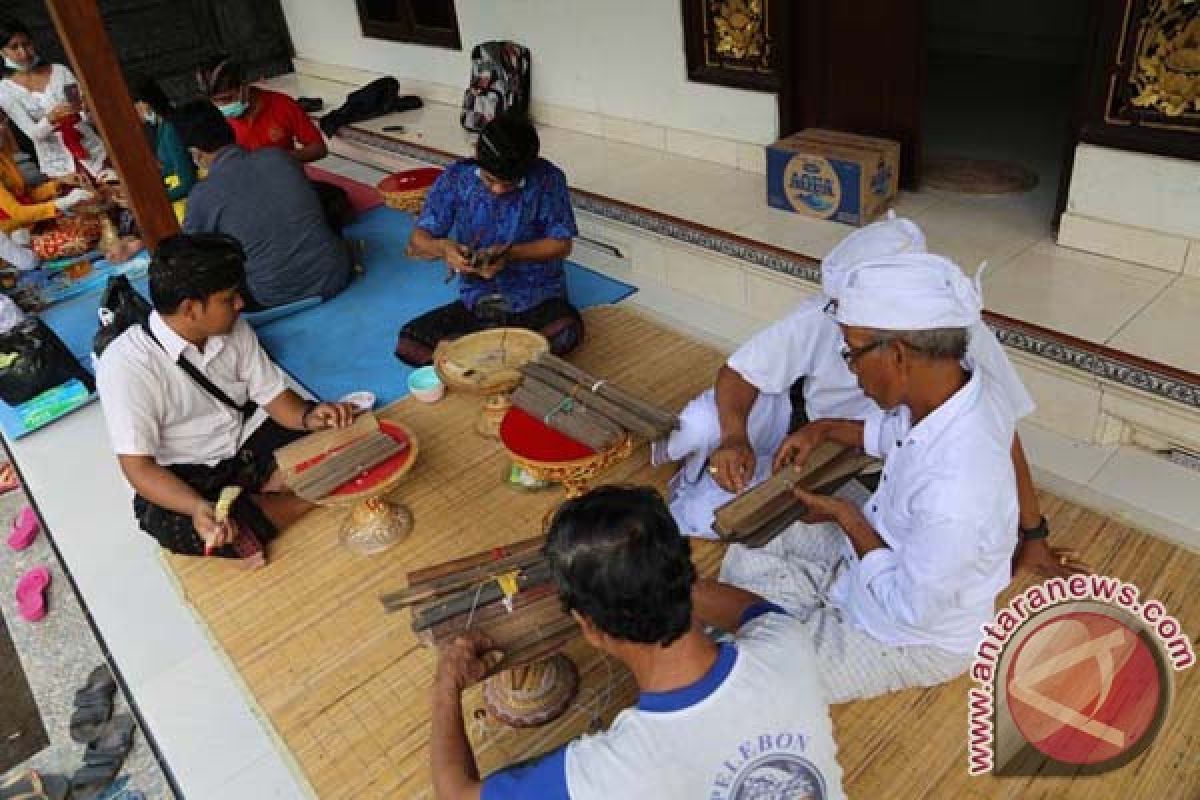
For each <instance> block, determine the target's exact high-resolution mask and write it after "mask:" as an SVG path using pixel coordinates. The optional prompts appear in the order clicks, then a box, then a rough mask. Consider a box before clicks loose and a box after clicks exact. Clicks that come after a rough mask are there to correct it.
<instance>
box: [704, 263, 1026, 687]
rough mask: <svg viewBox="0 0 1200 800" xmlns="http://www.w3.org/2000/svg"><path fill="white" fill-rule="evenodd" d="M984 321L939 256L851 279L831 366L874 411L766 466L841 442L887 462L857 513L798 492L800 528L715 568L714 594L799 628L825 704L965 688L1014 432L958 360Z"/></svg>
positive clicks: (972, 294)
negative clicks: (775, 607) (758, 607)
mask: <svg viewBox="0 0 1200 800" xmlns="http://www.w3.org/2000/svg"><path fill="white" fill-rule="evenodd" d="M981 310H982V301H981V299H980V297H979V294H978V291H977V288H976V287H975V286H974V285H973V284H972V283H971V282H970V281H968V280H967V279H966V278H965V277H964V276H963V275H962V273H961V272H958V271H957V270H955V271H953V272H951V271H948V270H945V269H944V268H943V265H942V264H941V263H939V258H938V257H937V256H931V255H928V254H906V255H899V256H893V257H891V258H885V259H877V260H874V261H868V262H866V263H862V264H859V265H858V266H856V267H854V268H852V269H851V270H850V271H849V273H848V274H847V276H846V278H845V281H844V283H843V286H842V288H841V290H840V293H839V298H838V306H837V321H838V324H839V325H840V326H841V329H842V332H843V335H844V337H845V342H846V343H845V346H844V348H843V350H842V358H843V359H844V361H845V363H846V365H847V366H848V367H849V369H850V370H851V371H852V372H853V373H854V375H855V376H856V378H857V379H858V382H859V384H860V385H861V386H862V389H863V391H864V392H865V393H866V395H867V396H868V397H870V398H871V399H872V400H874V401H875V402H876V403H877V404H878V406H879V410H876V411H875V412H873V413H871V414H868V415H867V416H866V417H865V419H863V420H838V419H825V420H819V421H816V422H813V423H811V424H809V425H807V426H805V427H803V428H801V429H800V430H799V431H797V432H796V433H794V434H792V435H791V436H789V437H788V438H787V439H786V440H785V441H784V443H783V446H782V447H781V448H780V450H779V453H778V454H777V456H776V466H783V465H784V464H787V463H789V462H792V461H795V462H797V463H803V461H804V460H805V459H806V458H807V457H808V455H809V453H811V451H812V449H813V448H814V447H816V446H818V445H819V444H821V443H822V442H824V441H835V442H840V443H842V444H846V445H849V446H853V447H860V448H863V449H864V450H866V451H867V452H868V453H871V454H872V455H876V456H879V457H881V458H883V460H884V463H883V472H882V475H881V480H880V482H879V488H878V489H877V490H876V491H875V493H874V494H872V495H871V497H870V498H869V499H868V500H867V501H866V503H865V504H863V505H862V506H861V507H860V506H859V505H858V504H855V503H852V502H850V501H848V500H845V499H842V498H838V497H823V496H818V495H813V494H809V493H807V492H803V491H797V492H796V494H797V496H798V498H799V499H800V500H801V501H802V502H803V503H804V504H805V506H806V507H807V509H808V516H807V517H806V518H805V521H804V522H801V523H797V524H796V525H794V526H793V527H792V528H790V529H789V530H787V531H786V532H784V534H782V535H781V536H779V537H777V538H776V539H775V540H773V541H772V542H770V543H769V544H768V545H767V546H765V547H763V548H762V549H759V550H752V549H749V548H746V547H742V546H740V545H735V546H733V547H731V548H730V549H729V552H728V553H727V554H726V556H725V562H724V564H723V565H722V568H721V577H722V580H726V581H729V582H730V583H733V584H735V585H738V586H743V587H746V588H747V589H750V590H752V591H756V592H758V593H760V594H762V595H763V596H764V597H766V598H768V599H770V600H772V601H775V602H777V603H779V604H780V605H781V606H783V607H784V608H787V609H788V610H789V611H792V612H794V613H796V614H798V615H800V616H801V618H803V619H805V621H806V625H807V626H808V628H809V631H810V635H811V637H812V641H813V644H814V647H815V649H816V652H817V656H818V658H817V664H818V666H819V669H820V671H821V673H822V675H823V677H824V678H825V680H826V684H827V685H828V686H829V689H830V699H831V702H844V701H847V700H851V699H855V698H859V697H871V696H874V695H878V694H882V693H884V692H889V691H894V690H897V689H904V688H909V687H914V686H931V685H935V684H938V683H942V682H945V681H948V680H951V679H952V678H954V677H956V676H957V675H959V674H961V673H962V672H963V671H965V670H966V668H967V666H968V664H969V662H970V659H971V653H972V652H973V651H974V649H975V647H976V646H977V644H978V640H979V637H980V629H981V627H982V626H983V625H984V624H985V623H986V622H987V621H988V620H989V619H990V618H991V615H992V613H993V609H994V603H995V598H996V595H997V594H998V593H999V592H1000V591H1001V590H1002V589H1003V588H1004V587H1005V586H1007V585H1008V582H1009V577H1010V572H1009V570H1010V559H1011V557H1012V552H1013V548H1014V547H1015V546H1016V543H1017V514H1018V503H1017V486H1016V480H1015V477H1014V471H1013V464H1012V457H1011V453H1010V450H1011V446H1012V441H1013V427H1014V424H1015V420H1014V417H1013V413H1012V409H1011V406H1010V404H1009V403H1008V401H1007V399H1006V398H1005V396H1004V391H1003V389H1002V388H1001V387H1000V386H998V385H997V384H996V383H995V382H994V381H992V380H990V379H989V375H988V374H987V372H986V371H984V370H981V369H975V368H974V364H973V363H972V362H971V361H970V359H969V358H966V360H965V362H964V358H965V357H966V350H967V329H968V328H969V327H971V326H972V325H973V324H975V323H976V322H977V321H978V320H979V316H980V312H981ZM964 363H965V364H966V366H965V367H964Z"/></svg>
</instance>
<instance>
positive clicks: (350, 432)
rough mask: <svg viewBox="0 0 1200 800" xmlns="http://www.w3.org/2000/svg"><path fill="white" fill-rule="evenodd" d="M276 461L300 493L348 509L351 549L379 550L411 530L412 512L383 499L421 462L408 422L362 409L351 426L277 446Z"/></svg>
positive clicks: (346, 534)
mask: <svg viewBox="0 0 1200 800" xmlns="http://www.w3.org/2000/svg"><path fill="white" fill-rule="evenodd" d="M275 460H276V462H277V463H278V465H279V468H280V469H281V470H283V473H284V479H285V482H286V483H287V485H288V487H289V488H291V489H292V490H293V491H295V492H296V493H297V494H298V495H300V496H301V497H303V498H304V499H306V500H308V501H310V502H313V503H317V504H318V505H322V506H327V507H329V508H342V509H347V510H348V513H347V514H346V520H345V522H344V523H343V525H342V531H341V534H340V536H339V541H341V543H342V544H344V545H345V546H346V547H347V548H349V549H350V550H353V551H354V552H356V553H360V554H362V555H374V554H375V553H381V552H383V551H384V550H387V549H388V548H389V547H392V546H393V545H395V544H396V543H397V542H399V541H401V540H402V539H404V538H405V537H407V536H408V534H409V533H411V532H412V528H413V517H412V512H411V511H409V510H408V508H406V507H405V506H403V505H399V504H396V503H391V502H389V501H387V500H386V499H384V498H385V496H386V495H387V494H388V493H389V492H391V491H392V490H393V489H394V488H395V487H396V485H397V484H398V483H399V482H400V481H401V480H403V478H404V476H405V475H407V474H408V472H409V470H411V469H412V467H413V465H414V464H415V463H416V461H417V439H416V437H415V436H414V435H413V433H412V431H410V430H409V429H408V428H406V427H405V426H403V425H401V424H399V423H397V422H387V421H385V422H380V421H378V420H377V419H376V418H375V415H374V414H371V413H369V412H368V413H366V414H360V415H359V417H358V419H356V420H355V422H354V424H353V425H351V426H350V427H348V428H344V429H342V430H328V431H320V432H318V433H313V434H310V435H308V436H306V437H304V438H303V439H300V440H299V441H297V442H293V443H292V444H290V445H288V446H287V447H283V448H281V449H279V450H277V451H276V453H275Z"/></svg>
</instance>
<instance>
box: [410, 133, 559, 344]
mask: <svg viewBox="0 0 1200 800" xmlns="http://www.w3.org/2000/svg"><path fill="white" fill-rule="evenodd" d="M539 149H540V142H539V140H538V135H537V131H536V130H534V127H533V125H532V124H531V123H530V122H529V121H528V120H527V119H525V118H524V117H520V116H515V115H501V116H498V117H496V118H495V119H493V120H492V121H491V122H489V123H488V124H487V125H486V126H485V127H484V129H483V131H482V132H481V133H480V134H479V141H478V142H477V143H476V146H475V153H476V156H475V158H473V159H466V160H463V161H459V162H457V163H455V164H452V165H451V166H450V167H449V168H447V169H446V171H445V172H444V173H443V174H442V176H441V177H440V178H438V180H437V182H436V183H435V184H434V185H433V188H432V189H431V190H430V192H429V196H428V197H427V198H426V200H425V207H424V209H423V210H422V211H421V215H420V217H419V218H418V219H417V225H416V228H415V229H414V230H413V236H412V242H411V246H412V250H413V252H415V253H417V254H418V255H421V256H424V257H427V258H441V259H445V261H446V265H447V266H448V267H449V268H450V269H451V270H452V271H453V272H454V273H456V274H457V275H458V289H459V299H458V300H457V301H455V302H453V303H450V304H449V305H446V306H442V307H440V308H435V309H433V310H432V311H430V312H428V313H425V314H422V315H421V316H419V317H417V318H416V319H414V320H411V321H409V322H408V323H407V324H405V325H404V327H403V328H401V330H400V335H399V338H398V340H397V342H396V357H397V358H399V359H400V360H401V361H404V362H405V363H407V364H409V365H412V366H422V365H425V364H428V363H430V361H431V359H432V357H433V350H434V348H435V347H437V345H438V343H439V342H441V341H443V340H446V339H455V338H458V337H459V336H463V335H464V334H468V333H473V332H475V331H479V330H482V329H484V328H487V327H492V326H497V325H509V326H514V327H521V328H528V329H530V330H534V331H538V332H539V333H541V334H542V335H543V336H545V337H546V339H547V340H549V342H550V349H551V350H552V351H553V352H554V353H556V354H559V355H562V354H563V353H568V352H570V351H571V350H573V349H574V348H575V347H576V346H577V345H578V344H579V342H580V341H582V339H583V319H582V318H581V317H580V316H579V312H578V311H577V310H576V309H575V308H574V307H573V306H572V305H571V304H570V303H569V302H568V301H567V285H566V276H565V274H564V272H563V265H564V259H566V257H567V256H568V255H570V253H571V240H572V239H574V238H575V236H576V235H577V234H578V229H577V228H576V227H575V213H574V211H572V209H571V196H570V193H569V192H568V190H567V179H566V176H565V175H563V172H562V170H560V169H559V168H558V167H556V166H554V165H553V164H551V163H550V162H549V161H547V160H545V159H544V158H539V157H538V151H539ZM473 253H477V254H481V255H482V256H483V258H482V259H480V258H476V259H472V254H473Z"/></svg>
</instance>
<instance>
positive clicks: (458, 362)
mask: <svg viewBox="0 0 1200 800" xmlns="http://www.w3.org/2000/svg"><path fill="white" fill-rule="evenodd" d="M549 350H550V344H549V343H548V342H547V341H546V337H544V336H542V335H541V334H539V333H535V332H534V331H529V330H525V329H524V328H492V329H490V330H486V331H480V332H479V333H472V334H468V335H467V336H463V337H462V338H460V339H455V340H454V341H452V342H442V343H441V344H439V345H438V347H437V349H436V350H435V351H434V353H433V366H434V368H435V369H437V372H438V375H440V376H441V378H442V382H443V383H445V384H446V386H448V387H450V388H451V389H456V390H458V391H463V392H469V393H471V394H480V395H484V397H485V399H484V401H483V411H482V412H481V414H480V416H479V421H478V422H477V423H476V425H475V430H476V432H477V433H479V434H480V435H481V436H486V437H488V438H492V439H495V438H497V437H498V435H499V430H500V422H501V420H503V419H504V415H505V414H506V413H507V412H508V409H509V408H511V407H512V400H511V399H510V397H509V395H510V394H511V393H512V391H513V389H515V388H517V385H518V384H519V383H520V382H521V367H523V366H524V365H525V364H527V363H529V362H530V361H532V360H533V359H534V358H536V357H537V356H538V355H539V354H541V353H546V352H549Z"/></svg>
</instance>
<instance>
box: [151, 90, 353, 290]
mask: <svg viewBox="0 0 1200 800" xmlns="http://www.w3.org/2000/svg"><path fill="white" fill-rule="evenodd" d="M172 122H173V123H174V124H175V126H176V127H177V128H178V130H179V136H180V138H181V139H182V140H183V143H184V145H186V146H187V147H188V148H189V149H190V150H191V152H192V157H193V158H194V159H195V160H196V163H197V165H198V166H199V167H201V168H202V169H206V170H207V171H208V176H207V177H206V178H205V179H204V180H202V181H200V182H198V183H197V184H196V185H195V187H193V189H192V193H191V195H189V196H188V207H187V215H186V216H185V217H184V220H183V230H184V232H185V233H223V234H226V235H228V236H232V237H233V238H235V239H237V240H238V241H239V242H240V243H241V245H242V247H243V248H245V252H246V290H245V291H244V292H243V296H244V297H245V299H246V301H247V309H249V310H257V309H258V308H265V307H271V306H280V305H286V304H288V303H293V302H296V301H297V300H304V299H306V298H309V297H320V298H322V299H329V298H330V297H333V296H334V295H336V294H337V293H338V292H340V291H342V289H344V288H346V286H347V285H348V284H349V283H350V278H351V275H352V273H351V261H350V251H349V248H348V247H347V246H346V243H345V242H344V241H342V240H341V239H339V238H338V236H337V234H336V233H335V232H334V231H333V229H332V228H330V227H329V225H328V223H327V222H326V220H325V218H324V214H323V211H322V209H321V202H320V200H319V199H318V197H317V194H316V192H315V191H314V190H313V188H312V185H311V184H310V183H309V182H308V180H307V178H306V177H305V175H304V170H303V169H301V167H300V165H299V164H297V163H296V162H295V161H293V160H292V159H290V158H288V157H287V156H286V155H284V154H283V153H282V152H280V151H279V150H278V149H276V148H266V149H263V150H258V151H255V152H248V151H247V150H245V149H244V148H243V147H241V146H240V145H238V144H237V142H236V141H235V140H234V135H233V131H232V130H231V129H230V127H229V124H228V121H227V120H226V118H225V117H224V116H222V115H221V112H220V111H218V110H217V108H216V107H215V106H214V105H213V104H212V103H210V102H209V101H207V100H196V101H193V102H191V103H187V104H185V105H182V106H180V107H179V108H177V109H176V110H175V113H174V114H173V115H172Z"/></svg>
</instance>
